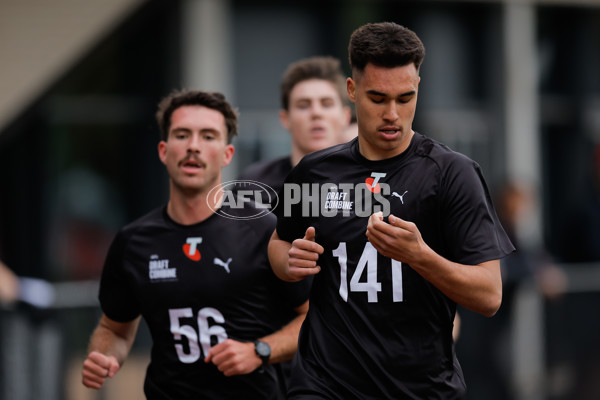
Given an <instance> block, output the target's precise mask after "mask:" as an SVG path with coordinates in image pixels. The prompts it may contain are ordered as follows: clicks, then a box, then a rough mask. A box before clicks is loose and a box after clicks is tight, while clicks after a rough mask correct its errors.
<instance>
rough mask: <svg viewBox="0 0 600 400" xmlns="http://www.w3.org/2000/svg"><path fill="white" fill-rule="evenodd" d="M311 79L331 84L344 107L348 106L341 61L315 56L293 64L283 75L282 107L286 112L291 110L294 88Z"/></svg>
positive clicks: (281, 85)
mask: <svg viewBox="0 0 600 400" xmlns="http://www.w3.org/2000/svg"><path fill="white" fill-rule="evenodd" d="M309 79H322V80H324V81H329V82H331V83H332V84H333V86H335V89H336V90H337V92H338V94H339V95H340V100H341V101H342V105H348V96H347V94H346V76H345V75H344V73H343V72H342V68H341V67H340V60H338V59H337V58H334V57H331V56H315V57H309V58H304V59H302V60H298V61H296V62H293V63H291V64H290V65H289V66H288V67H287V69H286V70H285V72H284V73H283V78H282V79H281V84H280V93H281V107H283V109H284V110H288V109H289V106H290V94H291V93H292V90H293V89H294V87H295V86H296V85H297V84H298V83H300V82H304V81H306V80H309Z"/></svg>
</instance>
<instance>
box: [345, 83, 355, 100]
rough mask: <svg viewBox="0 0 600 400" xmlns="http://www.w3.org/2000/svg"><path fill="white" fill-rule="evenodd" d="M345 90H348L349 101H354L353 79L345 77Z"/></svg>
mask: <svg viewBox="0 0 600 400" xmlns="http://www.w3.org/2000/svg"><path fill="white" fill-rule="evenodd" d="M346 91H347V92H348V98H349V99H350V101H351V102H353V103H356V82H354V79H352V78H348V79H346Z"/></svg>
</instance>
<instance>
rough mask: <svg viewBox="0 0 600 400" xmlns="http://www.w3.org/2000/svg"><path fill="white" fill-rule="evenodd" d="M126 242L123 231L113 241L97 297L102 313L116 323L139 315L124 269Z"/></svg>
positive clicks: (129, 278)
mask: <svg viewBox="0 0 600 400" xmlns="http://www.w3.org/2000/svg"><path fill="white" fill-rule="evenodd" d="M127 241H128V236H127V235H126V234H125V233H124V232H123V231H120V232H119V233H118V234H117V236H116V237H115V239H114V240H113V242H112V244H111V246H110V248H109V250H108V254H107V257H106V261H105V263H104V268H103V270H102V277H101V279H100V290H99V296H98V297H99V300H100V307H101V308H102V312H104V314H106V316H107V317H109V318H110V319H112V320H115V321H118V322H128V321H131V320H133V319H135V318H137V317H138V316H139V315H140V313H141V310H140V306H139V303H138V301H137V299H136V298H135V290H134V289H133V287H132V286H133V285H132V280H131V277H130V276H128V274H127V271H126V268H125V262H126V245H127Z"/></svg>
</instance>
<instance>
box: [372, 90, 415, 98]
mask: <svg viewBox="0 0 600 400" xmlns="http://www.w3.org/2000/svg"><path fill="white" fill-rule="evenodd" d="M367 93H368V94H372V95H373V96H383V97H387V94H386V93H382V92H379V91H377V90H372V89H371V90H367ZM415 93H416V92H415V91H414V90H411V91H408V92H406V93H402V94H400V95H399V96H398V97H405V96H411V95H413V94H415Z"/></svg>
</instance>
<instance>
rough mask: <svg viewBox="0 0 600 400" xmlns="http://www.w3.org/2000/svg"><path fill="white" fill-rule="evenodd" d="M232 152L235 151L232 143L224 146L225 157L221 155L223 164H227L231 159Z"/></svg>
mask: <svg viewBox="0 0 600 400" xmlns="http://www.w3.org/2000/svg"><path fill="white" fill-rule="evenodd" d="M233 153H235V147H233V145H232V144H228V145H227V146H225V157H223V166H224V167H225V166H226V165H229V163H231V160H232V159H233Z"/></svg>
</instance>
